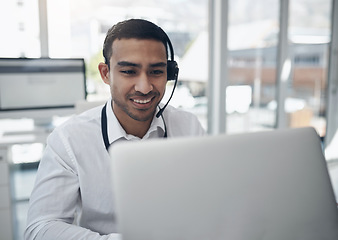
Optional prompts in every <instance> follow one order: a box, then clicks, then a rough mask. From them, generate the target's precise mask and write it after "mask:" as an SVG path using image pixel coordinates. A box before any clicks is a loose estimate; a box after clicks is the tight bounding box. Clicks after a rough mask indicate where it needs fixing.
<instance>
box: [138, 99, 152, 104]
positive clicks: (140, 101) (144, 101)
mask: <svg viewBox="0 0 338 240" xmlns="http://www.w3.org/2000/svg"><path fill="white" fill-rule="evenodd" d="M150 100H151V99H147V100H138V99H134V102H136V103H141V104H145V103H148V102H150Z"/></svg>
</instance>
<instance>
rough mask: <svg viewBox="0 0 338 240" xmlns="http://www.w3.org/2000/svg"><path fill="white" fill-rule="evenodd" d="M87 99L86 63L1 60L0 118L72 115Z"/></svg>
mask: <svg viewBox="0 0 338 240" xmlns="http://www.w3.org/2000/svg"><path fill="white" fill-rule="evenodd" d="M84 99H86V78H85V64H84V59H81V58H76V59H50V58H12V59H11V58H0V118H35V117H39V116H43V117H51V116H52V115H65V114H70V113H72V112H75V111H74V108H75V104H76V103H77V102H78V101H81V100H84Z"/></svg>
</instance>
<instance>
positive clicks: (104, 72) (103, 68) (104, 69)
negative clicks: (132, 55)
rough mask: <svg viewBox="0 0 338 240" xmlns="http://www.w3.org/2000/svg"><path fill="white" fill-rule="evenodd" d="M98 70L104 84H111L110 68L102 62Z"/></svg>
mask: <svg viewBox="0 0 338 240" xmlns="http://www.w3.org/2000/svg"><path fill="white" fill-rule="evenodd" d="M98 69H99V72H100V75H101V78H102V80H103V81H104V83H106V84H108V85H109V84H110V81H109V67H108V65H107V64H105V63H103V62H100V63H99V65H98Z"/></svg>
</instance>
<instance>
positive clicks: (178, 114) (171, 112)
mask: <svg viewBox="0 0 338 240" xmlns="http://www.w3.org/2000/svg"><path fill="white" fill-rule="evenodd" d="M164 113H166V115H167V116H168V117H169V118H189V119H197V117H196V115H194V114H193V113H191V112H188V111H186V110H184V109H182V108H176V107H173V106H171V105H168V106H167V108H166V110H165V111H164Z"/></svg>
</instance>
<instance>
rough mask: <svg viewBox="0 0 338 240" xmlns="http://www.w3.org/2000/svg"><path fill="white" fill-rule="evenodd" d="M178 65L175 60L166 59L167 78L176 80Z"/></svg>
mask: <svg viewBox="0 0 338 240" xmlns="http://www.w3.org/2000/svg"><path fill="white" fill-rule="evenodd" d="M178 70H179V69H178V65H177V62H176V61H173V60H168V62H167V80H168V81H170V80H175V81H176V80H177V77H178Z"/></svg>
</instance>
